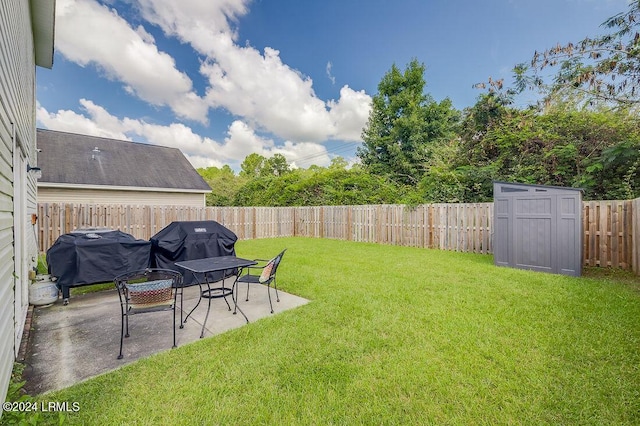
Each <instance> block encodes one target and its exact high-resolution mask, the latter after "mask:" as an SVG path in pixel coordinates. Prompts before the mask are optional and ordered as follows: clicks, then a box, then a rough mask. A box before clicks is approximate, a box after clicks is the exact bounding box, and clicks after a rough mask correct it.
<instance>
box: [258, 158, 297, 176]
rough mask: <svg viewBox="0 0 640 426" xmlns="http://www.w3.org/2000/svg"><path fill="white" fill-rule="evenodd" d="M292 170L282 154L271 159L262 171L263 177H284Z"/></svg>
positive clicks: (266, 162)
mask: <svg viewBox="0 0 640 426" xmlns="http://www.w3.org/2000/svg"><path fill="white" fill-rule="evenodd" d="M289 170H290V168H289V164H288V163H287V159H286V158H285V156H284V155H282V154H273V156H272V157H269V158H268V159H267V160H266V161H265V163H264V166H263V167H262V170H261V171H260V175H261V176H272V175H273V176H282V175H283V174H285V173H287V172H288V171H289Z"/></svg>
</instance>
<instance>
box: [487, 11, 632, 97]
mask: <svg viewBox="0 0 640 426" xmlns="http://www.w3.org/2000/svg"><path fill="white" fill-rule="evenodd" d="M602 26H603V27H605V28H607V29H609V30H610V32H609V33H608V34H605V35H603V36H599V37H586V38H584V39H583V40H580V41H578V42H570V43H566V44H564V45H560V44H558V45H557V46H554V47H551V48H549V49H546V50H543V51H541V52H535V53H534V55H533V57H532V59H531V62H530V63H529V64H526V63H522V64H519V65H516V67H515V68H514V77H515V87H513V88H505V87H503V81H502V80H497V81H494V80H491V79H490V80H489V82H488V86H489V90H490V91H493V92H501V93H502V94H507V96H509V95H513V94H515V93H519V92H522V91H524V90H527V89H534V90H539V91H540V92H541V93H543V94H544V95H546V96H545V99H544V100H545V102H546V104H547V105H548V104H550V103H552V102H554V101H557V100H559V99H570V100H571V101H572V102H573V103H576V102H582V103H583V104H584V105H597V104H601V105H608V106H612V105H613V106H616V107H623V108H629V107H638V106H639V105H640V33H639V32H638V30H639V29H640V1H639V0H633V1H631V2H630V3H629V8H628V10H627V11H626V12H623V13H619V14H617V15H615V16H612V17H610V18H609V19H607V20H606V21H605V22H604V23H603V24H602ZM547 69H555V70H556V73H555V77H554V78H553V79H552V81H547V80H546V79H545V78H544V77H543V72H546V71H547ZM477 86H479V87H481V88H485V87H487V84H486V83H481V84H479V85H477Z"/></svg>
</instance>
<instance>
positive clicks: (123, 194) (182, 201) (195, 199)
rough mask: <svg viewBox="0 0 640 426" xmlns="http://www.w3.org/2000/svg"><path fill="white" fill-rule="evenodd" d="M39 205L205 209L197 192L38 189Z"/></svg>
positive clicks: (204, 200) (42, 187)
mask: <svg viewBox="0 0 640 426" xmlns="http://www.w3.org/2000/svg"><path fill="white" fill-rule="evenodd" d="M38 202H39V203H89V204H144V205H154V206H189V207H205V205H206V199H205V194H203V193H201V192H200V193H198V192H191V193H190V192H163V191H147V190H144V191H123V190H104V189H65V188H49V187H46V186H39V187H38Z"/></svg>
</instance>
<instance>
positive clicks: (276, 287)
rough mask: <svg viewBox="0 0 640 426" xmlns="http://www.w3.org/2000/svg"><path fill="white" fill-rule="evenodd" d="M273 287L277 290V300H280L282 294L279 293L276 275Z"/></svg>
mask: <svg viewBox="0 0 640 426" xmlns="http://www.w3.org/2000/svg"><path fill="white" fill-rule="evenodd" d="M273 288H274V289H275V290H276V302H280V295H279V294H278V283H277V282H276V278H275V277H273Z"/></svg>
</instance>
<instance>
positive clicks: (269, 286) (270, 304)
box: [267, 283, 273, 313]
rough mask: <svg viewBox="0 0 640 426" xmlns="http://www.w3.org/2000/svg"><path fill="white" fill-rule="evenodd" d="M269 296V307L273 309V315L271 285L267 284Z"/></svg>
mask: <svg viewBox="0 0 640 426" xmlns="http://www.w3.org/2000/svg"><path fill="white" fill-rule="evenodd" d="M267 294H268V295H269V307H270V308H271V313H273V304H272V303H271V283H269V284H267Z"/></svg>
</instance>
